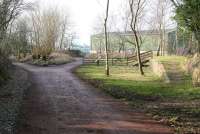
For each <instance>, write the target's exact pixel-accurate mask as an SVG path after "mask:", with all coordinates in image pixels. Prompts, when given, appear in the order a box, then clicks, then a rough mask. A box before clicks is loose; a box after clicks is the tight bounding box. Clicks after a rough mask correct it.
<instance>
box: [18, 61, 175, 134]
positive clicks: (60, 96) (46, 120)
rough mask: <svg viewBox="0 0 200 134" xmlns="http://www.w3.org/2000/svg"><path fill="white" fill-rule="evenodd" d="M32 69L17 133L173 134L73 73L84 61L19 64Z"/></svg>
mask: <svg viewBox="0 0 200 134" xmlns="http://www.w3.org/2000/svg"><path fill="white" fill-rule="evenodd" d="M17 65H18V66H20V67H23V68H24V69H26V70H28V71H29V72H30V80H31V82H32V86H31V87H30V89H29V90H28V91H27V93H26V97H25V100H24V104H23V108H22V120H21V121H20V122H21V123H20V125H19V126H18V128H17V134H171V133H172V131H171V130H170V128H168V127H167V126H164V125H162V124H160V123H159V122H156V121H154V120H152V119H151V118H150V117H148V116H146V115H145V114H144V113H140V112H137V110H134V109H132V108H130V107H129V106H128V105H127V104H126V103H125V102H122V101H120V100H116V99H113V98H112V97H110V96H108V95H105V94H104V93H103V92H101V91H99V90H97V89H95V88H93V87H92V86H90V85H87V84H86V83H84V82H83V81H81V80H80V79H78V78H77V77H76V76H74V74H73V73H72V71H71V70H72V69H73V68H75V67H77V66H79V65H81V60H77V61H76V62H73V63H70V64H67V65H62V66H57V67H45V68H43V67H36V66H31V65H26V64H20V63H18V64H17Z"/></svg>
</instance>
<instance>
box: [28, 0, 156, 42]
mask: <svg viewBox="0 0 200 134" xmlns="http://www.w3.org/2000/svg"><path fill="white" fill-rule="evenodd" d="M25 1H26V2H36V3H38V4H39V5H40V7H41V8H48V7H56V8H57V9H59V10H60V11H62V12H63V13H62V14H69V15H70V18H71V23H72V24H73V25H74V30H75V32H76V33H77V35H78V37H79V41H80V42H81V44H87V45H90V35H91V34H92V33H93V30H94V27H95V26H94V25H95V24H98V22H95V21H98V20H99V19H97V18H99V16H101V20H102V21H103V16H104V15H105V10H106V2H107V0H25ZM152 1H153V0H149V1H148V2H147V7H149V8H151V4H150V3H152ZM123 2H124V0H110V14H111V15H113V13H114V14H116V13H118V12H120V10H122V3H123ZM148 12H149V10H148ZM148 12H147V13H148ZM111 15H110V18H112V17H111ZM117 16H119V15H118V14H117ZM115 18H116V17H115ZM115 18H114V19H115ZM101 23H102V22H100V24H101ZM115 23H116V24H112V25H117V24H118V23H119V22H118V21H117V22H115Z"/></svg>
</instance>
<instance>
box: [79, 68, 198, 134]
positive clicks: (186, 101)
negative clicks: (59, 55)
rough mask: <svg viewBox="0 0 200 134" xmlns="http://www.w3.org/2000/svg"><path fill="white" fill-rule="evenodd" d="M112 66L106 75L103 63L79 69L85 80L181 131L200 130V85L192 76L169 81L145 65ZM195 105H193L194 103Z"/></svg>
mask: <svg viewBox="0 0 200 134" xmlns="http://www.w3.org/2000/svg"><path fill="white" fill-rule="evenodd" d="M144 71H145V76H141V75H140V73H139V72H138V69H137V68H132V67H124V66H112V67H111V76H110V77H106V76H105V73H104V72H105V71H104V67H103V66H95V65H83V66H81V67H80V68H78V69H77V70H76V71H75V72H76V74H77V75H78V76H79V77H81V78H82V79H83V80H85V81H87V82H89V83H91V84H92V85H94V86H95V87H98V88H99V89H103V90H104V91H105V92H107V93H109V94H110V95H112V96H114V97H115V98H118V99H126V100H128V101H129V102H130V103H131V104H132V105H133V106H134V107H135V108H138V109H142V110H144V111H146V112H148V113H150V114H151V115H152V116H153V118H155V119H158V120H159V121H162V122H164V123H167V124H169V125H170V126H172V127H174V128H175V130H176V131H175V132H177V133H181V134H182V133H200V130H199V128H200V108H199V106H200V103H199V102H200V88H193V87H192V82H191V79H190V77H185V81H184V83H180V84H179V83H176V84H166V83H164V82H163V81H162V80H161V79H160V78H159V77H157V76H155V75H154V74H153V73H152V71H151V69H150V68H145V70H144ZM191 104H192V105H191Z"/></svg>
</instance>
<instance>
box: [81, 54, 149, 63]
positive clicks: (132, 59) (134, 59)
mask: <svg viewBox="0 0 200 134" xmlns="http://www.w3.org/2000/svg"><path fill="white" fill-rule="evenodd" d="M152 58H153V52H152V51H148V52H144V53H141V59H142V63H146V62H148V61H149V60H150V59H152ZM105 61H106V59H88V58H84V59H83V64H97V65H100V64H102V63H103V64H104V63H105ZM108 61H109V63H110V64H112V65H137V64H138V59H137V55H134V56H131V57H127V58H112V59H109V60H108Z"/></svg>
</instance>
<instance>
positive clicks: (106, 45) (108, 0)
mask: <svg viewBox="0 0 200 134" xmlns="http://www.w3.org/2000/svg"><path fill="white" fill-rule="evenodd" d="M109 4H110V0H107V8H106V17H105V20H104V29H105V31H104V33H105V48H106V50H105V52H106V70H105V71H106V75H107V76H109V75H110V70H109V63H108V58H109V57H108V32H107V22H108V15H109Z"/></svg>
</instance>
